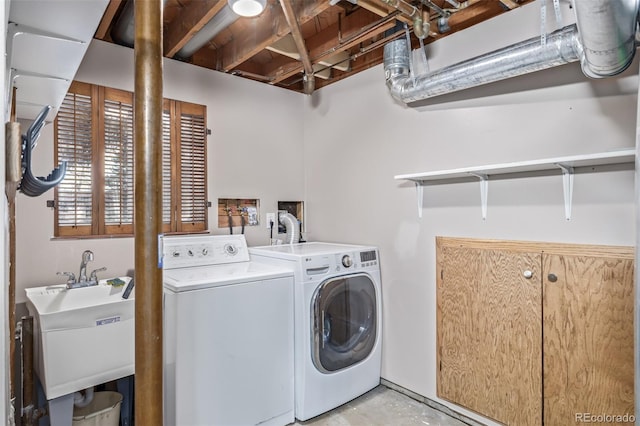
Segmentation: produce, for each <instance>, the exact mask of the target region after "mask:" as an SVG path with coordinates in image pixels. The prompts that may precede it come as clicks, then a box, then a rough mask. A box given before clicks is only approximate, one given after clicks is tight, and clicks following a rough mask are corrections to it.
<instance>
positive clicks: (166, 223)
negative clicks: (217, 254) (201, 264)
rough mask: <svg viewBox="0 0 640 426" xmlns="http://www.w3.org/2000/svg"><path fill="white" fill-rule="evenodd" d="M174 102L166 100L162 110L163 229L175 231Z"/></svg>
mask: <svg viewBox="0 0 640 426" xmlns="http://www.w3.org/2000/svg"><path fill="white" fill-rule="evenodd" d="M171 109H172V102H171V101H168V100H165V101H164V108H163V111H162V229H163V231H164V232H170V231H175V225H174V223H173V222H174V221H175V219H174V220H172V212H173V205H174V203H173V196H172V186H173V185H172V167H173V162H172V161H171V158H172V155H171V146H172V141H173V139H174V138H175V136H174V134H173V133H174V132H172V126H171V122H172V120H171Z"/></svg>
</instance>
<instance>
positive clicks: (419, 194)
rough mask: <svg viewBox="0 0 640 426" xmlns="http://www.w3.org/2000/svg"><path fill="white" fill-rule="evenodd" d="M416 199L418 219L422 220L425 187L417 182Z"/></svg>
mask: <svg viewBox="0 0 640 426" xmlns="http://www.w3.org/2000/svg"><path fill="white" fill-rule="evenodd" d="M416 197H417V198H418V219H422V202H423V199H424V198H423V197H424V187H423V186H422V182H416Z"/></svg>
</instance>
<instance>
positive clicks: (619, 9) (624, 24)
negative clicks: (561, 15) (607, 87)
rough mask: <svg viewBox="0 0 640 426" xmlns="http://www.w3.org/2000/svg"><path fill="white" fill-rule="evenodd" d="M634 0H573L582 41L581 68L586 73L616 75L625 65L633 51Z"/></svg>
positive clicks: (625, 67) (634, 28) (634, 32)
mask: <svg viewBox="0 0 640 426" xmlns="http://www.w3.org/2000/svg"><path fill="white" fill-rule="evenodd" d="M638 4H639V1H638V0H607V1H602V0H579V1H575V12H576V24H577V25H578V32H579V33H580V39H581V41H582V50H583V56H582V58H581V59H580V61H581V64H582V72H583V73H584V74H585V75H586V76H587V77H592V78H599V77H609V76H612V75H616V74H619V73H621V72H622V71H624V70H625V69H627V67H628V66H629V65H630V64H631V61H633V55H634V54H635V51H636V40H635V36H636V27H637V17H638Z"/></svg>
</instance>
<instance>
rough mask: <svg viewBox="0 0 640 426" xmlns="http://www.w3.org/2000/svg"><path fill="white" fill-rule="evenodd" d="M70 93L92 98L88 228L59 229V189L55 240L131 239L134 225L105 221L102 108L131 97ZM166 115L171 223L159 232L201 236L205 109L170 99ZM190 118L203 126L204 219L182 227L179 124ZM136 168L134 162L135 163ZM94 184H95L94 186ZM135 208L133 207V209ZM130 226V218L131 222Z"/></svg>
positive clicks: (84, 87) (101, 91)
mask: <svg viewBox="0 0 640 426" xmlns="http://www.w3.org/2000/svg"><path fill="white" fill-rule="evenodd" d="M69 92H70V93H77V94H81V95H85V96H90V97H91V105H92V112H91V115H92V118H91V119H92V123H93V124H92V126H91V137H92V141H91V147H92V148H91V149H92V150H93V153H92V158H91V179H92V180H91V182H92V185H91V196H92V200H93V202H92V205H91V214H92V218H91V225H90V226H84V225H82V226H80V225H77V226H66V225H65V226H61V225H60V224H59V219H60V218H59V215H58V208H57V206H58V200H59V195H58V189H57V188H56V191H55V199H56V208H55V209H54V238H55V239H58V238H60V239H65V238H111V237H119V236H120V237H127V236H133V232H134V227H133V223H131V224H129V223H124V224H119V225H118V224H109V225H107V224H106V222H105V220H106V218H105V202H106V199H105V189H104V188H105V145H106V142H105V117H104V106H105V100H107V99H108V100H111V101H116V102H122V103H125V104H129V105H133V93H131V92H127V91H123V90H118V89H113V88H107V87H102V86H97V85H92V84H88V83H82V82H76V81H74V82H72V84H71V86H70V89H69ZM164 111H169V116H170V120H171V124H170V126H169V128H170V130H169V131H170V135H169V139H170V146H171V148H170V152H171V154H170V155H171V167H170V170H171V182H172V183H173V184H172V186H171V192H170V201H171V208H170V215H169V216H170V223H163V225H162V230H163V232H164V233H167V234H185V233H202V232H206V230H207V229H208V211H207V207H206V194H207V172H206V171H207V155H206V152H207V151H206V148H207V147H206V145H207V135H206V106H204V105H198V104H191V103H188V102H181V101H176V100H170V99H163V112H164ZM183 113H184V114H193V115H199V116H201V117H202V120H203V123H204V134H203V137H204V140H203V141H202V142H203V144H204V145H203V148H204V171H205V173H204V178H203V181H202V182H201V183H202V184H203V185H204V200H202V201H203V205H204V207H203V208H204V218H203V221H202V222H195V223H190V222H189V223H182V222H181V218H182V215H181V213H182V211H181V206H182V202H181V201H180V200H181V197H182V192H181V191H182V188H181V184H180V182H181V167H180V161H181V156H180V151H181V149H180V143H181V142H180V130H181V128H180V122H181V114H183ZM58 157H59V153H58V120H57V119H56V120H55V121H54V158H55V161H56V163H57V162H59V161H58ZM134 164H135V160H134ZM93 183H95V184H93ZM134 208H135V207H134ZM131 220H132V222H133V218H132V219H131Z"/></svg>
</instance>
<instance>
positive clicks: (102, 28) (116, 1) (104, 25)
mask: <svg viewBox="0 0 640 426" xmlns="http://www.w3.org/2000/svg"><path fill="white" fill-rule="evenodd" d="M123 1H124V0H111V1H110V2H109V4H108V5H107V9H106V10H105V11H104V15H102V19H101V20H100V24H99V25H98V29H97V30H96V33H95V35H94V37H95V38H97V39H100V40H104V39H105V38H106V36H107V31H109V28H111V23H112V22H113V18H114V17H115V16H116V13H117V12H118V9H119V8H120V5H121V4H122V3H123Z"/></svg>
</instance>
